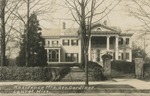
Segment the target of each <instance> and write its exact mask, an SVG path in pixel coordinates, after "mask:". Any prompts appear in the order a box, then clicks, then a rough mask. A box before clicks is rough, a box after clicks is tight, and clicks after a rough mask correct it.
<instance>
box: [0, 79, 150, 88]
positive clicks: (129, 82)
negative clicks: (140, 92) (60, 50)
mask: <svg viewBox="0 0 150 96" xmlns="http://www.w3.org/2000/svg"><path fill="white" fill-rule="evenodd" d="M99 84H102V85H130V86H132V87H134V88H135V89H147V90H150V81H149V82H146V81H143V80H139V79H117V78H115V79H113V80H110V81H97V82H89V85H99ZM4 85H28V86H30V85H85V82H36V81H34V82H33V81H32V82H30V81H29V82H22V81H19V82H7V81H6V82H0V86H4Z"/></svg>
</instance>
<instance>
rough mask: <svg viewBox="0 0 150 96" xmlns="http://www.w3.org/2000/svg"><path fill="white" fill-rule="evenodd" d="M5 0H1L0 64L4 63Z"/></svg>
mask: <svg viewBox="0 0 150 96" xmlns="http://www.w3.org/2000/svg"><path fill="white" fill-rule="evenodd" d="M5 2H6V1H5V0H2V6H1V66H4V65H5V49H6V48H5V47H6V44H5Z"/></svg>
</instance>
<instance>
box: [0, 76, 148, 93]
mask: <svg viewBox="0 0 150 96" xmlns="http://www.w3.org/2000/svg"><path fill="white" fill-rule="evenodd" d="M84 85H85V82H7V81H6V82H0V94H53V93H55V94H57V93H61V94H69V93H85V94H88V93H132V94H133V93H150V81H149V82H146V81H143V80H138V79H117V78H115V79H112V80H109V81H98V82H89V86H84Z"/></svg>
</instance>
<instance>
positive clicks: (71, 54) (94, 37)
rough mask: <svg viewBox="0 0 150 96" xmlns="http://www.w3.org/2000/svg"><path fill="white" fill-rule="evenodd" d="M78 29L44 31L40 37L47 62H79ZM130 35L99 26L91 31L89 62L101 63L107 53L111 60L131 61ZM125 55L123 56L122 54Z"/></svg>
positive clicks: (79, 44)
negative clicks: (45, 51) (42, 39)
mask: <svg viewBox="0 0 150 96" xmlns="http://www.w3.org/2000/svg"><path fill="white" fill-rule="evenodd" d="M78 30H79V29H77V28H76V29H75V28H65V26H64V25H63V28H62V29H44V30H43V32H42V36H43V37H44V38H45V49H46V50H47V60H48V61H47V62H48V63H49V64H50V63H62V62H77V63H80V62H81V51H83V50H81V39H80V35H79V31H78ZM132 35H133V34H132V33H122V32H121V31H120V30H117V28H113V27H108V26H106V25H102V26H101V24H100V25H99V24H98V26H96V27H95V28H93V29H92V34H91V38H90V41H89V61H93V62H98V63H100V62H102V61H103V60H102V55H103V54H106V53H107V52H109V53H110V54H111V55H112V56H113V59H112V60H123V56H124V57H125V60H126V61H132V51H131V47H132V39H131V37H132ZM123 53H125V55H124V54H123Z"/></svg>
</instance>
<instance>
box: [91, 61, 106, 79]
mask: <svg viewBox="0 0 150 96" xmlns="http://www.w3.org/2000/svg"><path fill="white" fill-rule="evenodd" d="M88 68H89V76H90V77H91V78H92V79H93V80H94V81H99V80H105V79H106V78H105V77H104V75H103V68H102V66H101V65H99V64H97V63H95V62H89V64H88Z"/></svg>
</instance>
